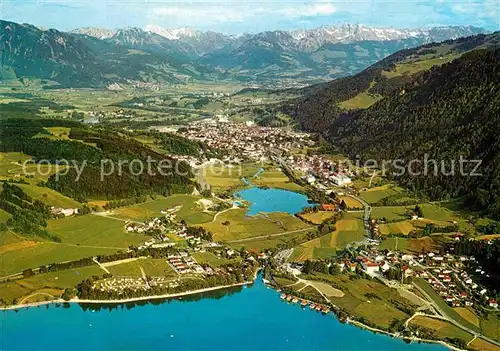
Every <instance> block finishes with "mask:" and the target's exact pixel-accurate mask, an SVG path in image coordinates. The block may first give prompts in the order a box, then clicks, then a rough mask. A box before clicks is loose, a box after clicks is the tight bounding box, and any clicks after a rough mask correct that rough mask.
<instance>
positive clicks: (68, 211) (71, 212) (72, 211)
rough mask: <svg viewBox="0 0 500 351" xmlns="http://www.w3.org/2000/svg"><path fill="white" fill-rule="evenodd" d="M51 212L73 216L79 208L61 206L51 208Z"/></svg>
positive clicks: (54, 214) (56, 214) (57, 214)
mask: <svg viewBox="0 0 500 351" xmlns="http://www.w3.org/2000/svg"><path fill="white" fill-rule="evenodd" d="M50 212H51V213H52V215H53V216H56V217H57V216H65V217H67V216H73V215H77V214H78V208H60V207H54V206H52V208H51V209H50Z"/></svg>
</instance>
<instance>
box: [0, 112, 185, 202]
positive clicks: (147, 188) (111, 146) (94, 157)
mask: <svg viewBox="0 0 500 351" xmlns="http://www.w3.org/2000/svg"><path fill="white" fill-rule="evenodd" d="M52 126H64V127H69V128H71V132H70V135H69V137H70V140H53V139H49V138H45V137H44V134H48V132H47V130H46V129H44V127H52ZM0 152H23V153H25V154H27V155H30V156H32V157H33V162H34V163H37V162H39V161H42V160H46V161H49V162H51V163H56V162H57V161H60V160H67V161H68V162H70V163H71V164H72V162H76V164H77V165H78V167H80V169H81V170H83V171H82V172H81V174H79V172H78V171H77V170H76V169H75V168H71V169H70V171H69V172H68V173H66V174H61V175H59V176H58V177H56V176H55V175H53V176H51V177H50V178H49V179H48V182H47V184H46V185H47V186H48V187H50V188H52V189H54V190H57V191H59V192H60V193H62V194H64V195H66V196H69V197H72V198H74V199H76V200H78V201H82V202H84V201H87V200H89V199H119V198H128V197H134V196H139V195H144V194H151V193H156V194H162V195H168V194H172V193H188V192H191V191H192V190H193V187H194V183H193V182H192V181H191V180H190V179H189V178H190V177H191V176H192V175H191V169H190V167H189V165H187V164H186V163H184V162H177V161H176V160H173V159H171V158H169V157H166V156H165V155H161V154H159V153H157V152H155V151H153V150H151V149H150V148H149V147H147V146H145V145H144V144H142V143H140V142H138V141H137V140H135V139H133V138H129V137H126V136H125V135H122V134H119V133H118V132H114V131H112V130H107V129H92V130H91V129H89V128H87V127H85V126H82V125H80V124H79V123H78V122H74V121H69V120H49V119H5V120H1V121H0ZM148 159H149V160H151V162H152V170H153V172H148V169H147V168H145V169H144V171H143V172H139V169H140V168H139V169H136V168H131V166H130V164H133V162H132V161H133V160H137V161H134V162H135V164H136V166H137V167H139V166H140V163H142V165H143V166H144V167H146V166H147V165H148ZM103 160H109V161H106V164H105V167H104V166H103ZM160 160H165V161H169V162H170V163H169V164H170V165H172V167H171V168H170V171H171V172H167V171H168V170H167V171H165V172H164V174H163V175H162V174H161V173H160V172H158V171H157V168H153V167H156V166H157V165H158V162H159V161H160ZM119 162H122V163H123V166H122V167H121V168H119V166H118V165H119ZM153 162H154V163H153ZM112 164H113V165H114V167H115V171H114V172H112V173H110V172H111V167H112V166H111V165H112ZM72 165H73V164H72ZM101 170H104V172H105V173H109V174H108V176H105V177H101ZM167 173H168V174H167Z"/></svg>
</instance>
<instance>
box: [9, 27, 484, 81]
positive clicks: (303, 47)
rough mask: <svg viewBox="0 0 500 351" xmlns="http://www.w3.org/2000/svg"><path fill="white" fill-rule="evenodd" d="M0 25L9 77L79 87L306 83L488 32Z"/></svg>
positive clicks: (456, 29) (466, 29) (462, 29)
mask: <svg viewBox="0 0 500 351" xmlns="http://www.w3.org/2000/svg"><path fill="white" fill-rule="evenodd" d="M0 28H1V29H2V31H1V33H0V50H1V52H2V67H1V70H0V76H1V78H2V79H3V80H5V79H16V78H23V77H35V78H40V79H43V80H45V81H50V82H51V83H52V84H56V85H57V84H58V85H62V86H75V87H79V86H89V87H104V86H108V85H110V84H115V83H118V84H136V83H138V82H142V83H144V82H147V83H160V84H163V83H174V84H176V83H180V82H185V81H188V80H193V79H194V80H218V81H221V80H230V81H244V82H253V83H265V84H269V83H271V84H274V83H277V82H285V84H287V82H288V83H293V84H297V82H298V83H299V84H303V85H306V84H310V83H317V82H323V81H326V80H330V79H333V78H339V77H343V76H346V75H350V74H355V73H357V72H359V71H361V70H363V69H364V68H366V67H368V66H369V65H371V64H373V63H375V62H377V61H378V60H380V59H382V58H384V57H386V56H388V55H390V54H392V53H394V52H396V51H398V50H401V49H405V48H410V47H415V46H418V45H422V44H425V43H430V42H434V41H442V40H447V39H454V38H458V37H463V36H470V35H474V34H477V33H481V32H483V31H484V30H483V29H481V28H476V27H470V26H459V27H436V28H430V29H418V30H398V29H393V28H371V27H365V26H362V25H349V24H345V25H341V26H325V27H320V28H316V29H312V30H295V31H268V32H262V33H257V34H243V35H237V36H232V35H226V34H223V33H217V32H212V31H207V32H202V31H197V30H192V29H186V28H184V29H174V30H169V29H164V28H161V27H154V26H148V27H147V28H146V30H143V29H140V28H124V29H118V30H108V29H98V28H79V29H75V30H73V31H71V32H69V33H65V32H61V31H57V30H55V29H50V30H42V29H39V28H37V27H35V26H31V25H29V24H17V23H13V22H7V21H0Z"/></svg>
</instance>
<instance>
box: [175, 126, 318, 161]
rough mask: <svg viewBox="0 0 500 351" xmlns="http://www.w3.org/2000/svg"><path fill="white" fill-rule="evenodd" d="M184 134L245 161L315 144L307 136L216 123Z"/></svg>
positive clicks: (189, 127) (282, 130)
mask: <svg viewBox="0 0 500 351" xmlns="http://www.w3.org/2000/svg"><path fill="white" fill-rule="evenodd" d="M182 135H183V136H184V137H186V138H188V139H191V140H196V141H200V142H204V143H205V144H206V145H208V146H209V147H210V148H214V149H219V150H227V151H228V152H229V153H231V154H233V155H238V157H240V158H242V159H251V160H262V159H266V158H267V155H266V153H267V150H268V149H271V148H272V149H278V150H281V151H283V152H289V151H291V150H292V149H297V148H304V147H305V146H307V145H313V144H314V142H313V141H312V140H311V139H310V135H309V134H307V133H298V132H293V131H289V130H285V129H280V128H271V127H260V126H256V125H253V124H247V123H235V122H224V123H221V122H219V121H215V120H203V121H199V122H195V123H192V124H190V125H189V126H187V128H183V132H182Z"/></svg>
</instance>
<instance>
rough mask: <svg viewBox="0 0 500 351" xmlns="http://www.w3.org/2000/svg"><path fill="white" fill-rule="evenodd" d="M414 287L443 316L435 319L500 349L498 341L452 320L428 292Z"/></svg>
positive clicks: (415, 285) (416, 286)
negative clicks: (441, 320) (452, 325)
mask: <svg viewBox="0 0 500 351" xmlns="http://www.w3.org/2000/svg"><path fill="white" fill-rule="evenodd" d="M412 284H413V286H414V287H415V288H416V289H417V290H418V291H419V292H420V293H421V294H422V295H424V296H425V298H426V299H427V300H428V301H429V302H430V303H431V304H432V306H433V307H434V309H435V310H436V311H437V312H438V313H439V314H440V315H441V316H432V317H434V318H439V319H443V320H446V321H447V322H450V323H452V324H454V325H455V326H457V327H458V328H460V329H462V330H465V331H466V332H468V333H469V334H471V335H473V336H475V337H478V338H481V339H484V340H486V341H488V342H489V343H492V344H494V345H496V346H498V347H500V342H498V341H496V340H493V339H490V338H488V337H486V336H484V335H482V334H481V333H478V332H476V331H475V330H472V329H469V328H467V327H466V326H464V325H462V324H460V323H459V322H457V321H456V320H454V319H453V318H450V317H449V316H448V315H447V314H446V312H444V311H443V310H442V309H441V308H440V307H439V306H438V304H437V303H435V302H434V300H433V299H432V298H431V297H430V296H429V295H428V294H427V292H425V290H423V289H422V288H420V287H419V286H418V285H417V284H415V283H412Z"/></svg>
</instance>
